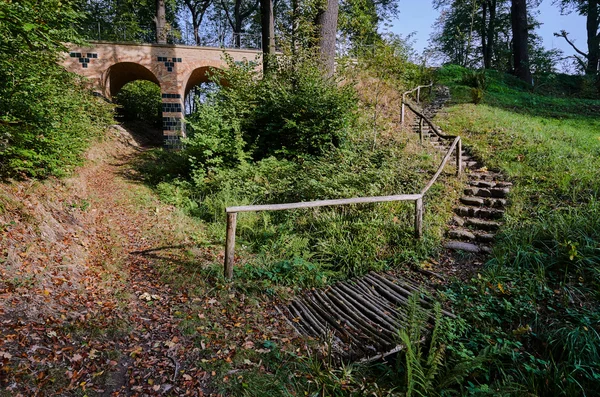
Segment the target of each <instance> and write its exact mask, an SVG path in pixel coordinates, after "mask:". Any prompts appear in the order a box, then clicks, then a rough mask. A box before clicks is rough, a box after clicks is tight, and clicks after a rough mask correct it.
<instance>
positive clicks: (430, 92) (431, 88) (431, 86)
mask: <svg viewBox="0 0 600 397" xmlns="http://www.w3.org/2000/svg"><path fill="white" fill-rule="evenodd" d="M431 94H433V83H431V84H429V100H430V101H431Z"/></svg>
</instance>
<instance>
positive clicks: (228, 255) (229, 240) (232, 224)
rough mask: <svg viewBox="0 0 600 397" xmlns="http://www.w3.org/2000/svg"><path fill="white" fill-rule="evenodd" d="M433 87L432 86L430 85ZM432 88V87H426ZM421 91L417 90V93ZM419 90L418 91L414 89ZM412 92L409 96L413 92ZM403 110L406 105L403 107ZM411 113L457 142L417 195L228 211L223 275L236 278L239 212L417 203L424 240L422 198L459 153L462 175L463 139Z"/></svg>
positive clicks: (418, 231)
mask: <svg viewBox="0 0 600 397" xmlns="http://www.w3.org/2000/svg"><path fill="white" fill-rule="evenodd" d="M430 86H433V83H432V84H431V85H430ZM425 87H429V86H425ZM418 88H420V87H417V89H418ZM415 90H416V89H415ZM415 90H412V91H410V92H414V91H415ZM402 105H403V106H404V101H403V103H402ZM407 105H408V107H409V109H410V110H412V111H413V112H414V113H415V114H417V115H418V116H419V117H420V118H421V120H425V121H426V122H427V123H428V124H429V125H430V126H431V127H432V129H433V131H434V133H435V134H436V135H437V136H439V137H440V138H443V139H454V141H453V142H452V145H450V148H449V149H448V151H447V152H446V155H445V156H444V158H443V159H442V162H441V163H440V166H439V167H438V169H437V171H436V173H435V174H434V175H433V177H432V178H431V179H430V180H429V182H428V183H427V184H426V185H425V187H424V188H423V189H422V190H421V192H420V193H417V194H400V195H394V196H374V197H355V198H347V199H334V200H317V201H304V202H298V203H287V204H263V205H245V206H238V207H227V208H226V209H225V212H226V214H227V237H226V240H225V261H224V262H225V263H224V273H225V277H226V278H228V279H232V278H233V263H234V259H235V232H236V228H237V214H238V213H239V212H253V211H283V210H291V209H301V208H316V207H327V206H335V205H350V204H366V203H383V202H393V201H414V202H415V224H414V227H415V237H417V238H421V237H422V235H423V212H424V209H423V198H424V196H425V194H427V192H428V191H429V189H430V188H431V187H432V186H433V184H434V183H435V182H436V181H437V179H438V178H439V176H440V175H441V173H442V171H443V170H444V167H445V166H446V164H447V163H448V161H449V160H450V157H451V156H452V152H453V151H454V150H456V174H457V175H461V173H462V141H461V138H460V136H451V135H444V134H442V133H441V132H439V131H438V130H437V128H436V127H435V126H434V125H433V123H432V122H431V121H430V120H428V119H427V118H426V117H425V116H423V115H422V114H421V113H419V112H417V111H416V110H415V109H414V108H413V107H412V106H411V105H410V104H408V103H407Z"/></svg>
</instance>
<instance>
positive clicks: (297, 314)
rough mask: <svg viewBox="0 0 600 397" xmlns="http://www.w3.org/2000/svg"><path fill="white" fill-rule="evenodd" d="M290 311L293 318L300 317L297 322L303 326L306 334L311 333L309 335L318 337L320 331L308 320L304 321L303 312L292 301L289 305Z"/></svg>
mask: <svg viewBox="0 0 600 397" xmlns="http://www.w3.org/2000/svg"><path fill="white" fill-rule="evenodd" d="M287 308H288V311H289V312H290V314H291V315H292V318H298V319H300V320H299V322H298V323H297V324H298V326H299V327H301V328H302V329H304V331H305V332H304V334H305V335H309V336H314V337H318V336H319V333H318V332H317V331H315V330H314V329H313V328H312V327H311V326H310V324H308V322H306V321H302V319H303V318H304V316H302V314H301V313H300V312H299V311H298V309H296V308H295V307H294V306H292V304H291V303H290V304H289V305H288V307H287Z"/></svg>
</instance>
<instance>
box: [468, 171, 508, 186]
mask: <svg viewBox="0 0 600 397" xmlns="http://www.w3.org/2000/svg"><path fill="white" fill-rule="evenodd" d="M469 178H471V180H478V181H488V182H495V183H497V182H500V181H502V180H503V179H504V176H503V175H502V174H500V173H498V172H494V171H478V170H472V171H471V172H470V174H469Z"/></svg>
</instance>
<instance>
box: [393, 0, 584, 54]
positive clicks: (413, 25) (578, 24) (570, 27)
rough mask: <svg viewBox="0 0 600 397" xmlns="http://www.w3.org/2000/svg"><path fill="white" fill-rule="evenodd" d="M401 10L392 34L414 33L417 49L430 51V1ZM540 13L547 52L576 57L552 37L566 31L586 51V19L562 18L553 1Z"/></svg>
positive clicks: (407, 1)
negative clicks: (562, 52) (557, 50)
mask: <svg viewBox="0 0 600 397" xmlns="http://www.w3.org/2000/svg"><path fill="white" fill-rule="evenodd" d="M399 8H400V15H399V16H398V18H397V19H395V20H394V21H392V25H393V27H392V28H391V29H390V30H391V31H392V32H394V33H397V34H401V35H402V36H407V35H408V34H410V33H412V32H415V33H416V35H415V37H414V39H415V43H414V48H415V49H416V50H417V51H418V52H419V53H421V52H422V51H423V49H425V47H427V44H428V41H429V35H430V33H431V31H432V30H433V29H432V26H433V24H434V23H435V20H436V18H437V17H438V15H439V11H436V10H435V9H434V8H433V6H432V2H431V1H430V0H400V7H399ZM538 10H539V12H540V13H539V15H538V20H539V21H540V22H542V23H543V24H542V26H541V27H540V28H539V29H538V31H537V32H538V34H539V35H540V36H541V37H542V38H543V40H544V46H545V47H546V48H559V49H561V50H563V51H564V52H565V55H571V54H573V53H574V51H573V49H572V48H571V47H570V46H569V45H568V44H567V43H566V42H565V41H564V39H561V38H557V37H554V36H553V33H554V32H557V31H560V30H563V29H564V30H566V31H567V32H569V33H570V35H569V37H571V38H572V39H574V40H575V43H576V44H577V46H578V47H579V48H580V49H582V50H584V51H587V42H586V40H587V39H586V31H585V17H582V16H579V15H578V14H576V13H572V14H570V15H560V10H559V9H558V7H556V6H553V5H552V1H551V0H544V1H543V2H542V4H541V6H540V7H539V8H538Z"/></svg>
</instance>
